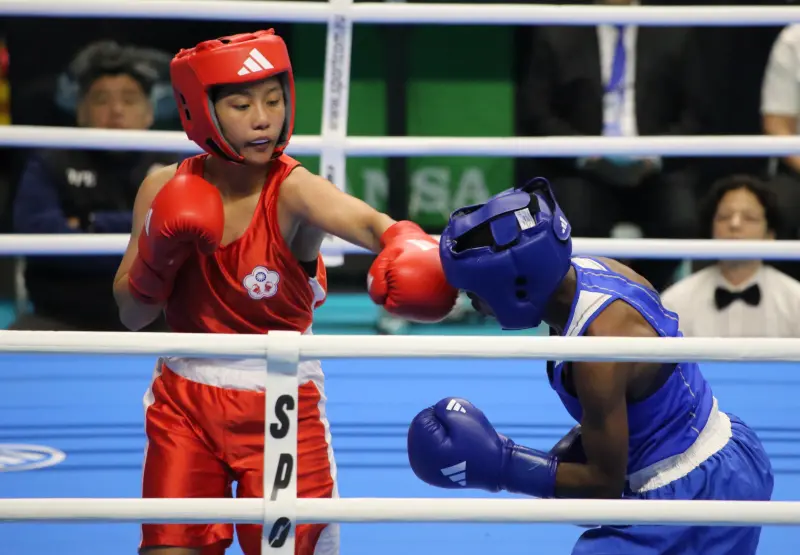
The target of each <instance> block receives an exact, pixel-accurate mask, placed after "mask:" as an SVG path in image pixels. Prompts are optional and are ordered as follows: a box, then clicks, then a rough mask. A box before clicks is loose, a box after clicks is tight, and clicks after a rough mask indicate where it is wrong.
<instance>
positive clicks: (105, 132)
mask: <svg viewBox="0 0 800 555" xmlns="http://www.w3.org/2000/svg"><path fill="white" fill-rule="evenodd" d="M0 1H2V0H0ZM325 144H327V143H326V142H324V141H323V139H322V137H321V136H319V135H294V136H292V142H291V144H290V145H289V148H288V149H287V153H289V154H291V155H293V156H316V155H319V154H321V153H322V152H323V149H324V146H325ZM329 144H332V145H333V146H334V147H336V148H341V149H343V150H344V152H345V153H346V154H347V155H348V156H359V157H387V156H419V157H431V156H489V157H503V156H526V157H534V158H541V157H572V156H597V155H605V156H618V155H628V156H657V155H658V156H683V157H698V156H789V155H792V154H800V137H788V136H787V137H766V136H761V135H739V136H732V135H720V136H714V135H704V136H685V137H683V136H673V137H353V136H350V137H347V138H345V139H337V138H335V137H333V138H332V139H330V141H329ZM0 146H5V147H24V148H83V149H90V150H138V151H147V152H181V153H197V152H200V148H199V147H198V146H197V145H195V144H194V143H193V142H191V141H189V139H187V138H186V135H185V134H184V133H183V132H180V131H138V130H121V129H87V128H82V129H79V128H72V127H51V126H32V125H9V126H0Z"/></svg>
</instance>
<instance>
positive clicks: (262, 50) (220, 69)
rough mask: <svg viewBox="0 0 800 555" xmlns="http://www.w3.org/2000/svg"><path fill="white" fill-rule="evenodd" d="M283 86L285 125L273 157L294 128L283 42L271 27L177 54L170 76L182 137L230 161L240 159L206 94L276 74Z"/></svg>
mask: <svg viewBox="0 0 800 555" xmlns="http://www.w3.org/2000/svg"><path fill="white" fill-rule="evenodd" d="M277 75H279V76H280V78H281V82H282V84H283V95H284V100H285V102H286V121H285V122H284V124H283V129H282V130H281V134H280V137H279V139H278V142H277V144H276V145H275V151H274V154H273V156H275V157H277V156H280V154H281V153H282V152H283V151H284V149H285V148H286V145H287V144H289V139H290V138H291V137H292V130H293V129H294V76H293V75H292V64H291V62H290V60H289V53H288V51H287V50H286V43H284V42H283V39H281V38H280V37H279V36H277V35H276V34H275V31H274V30H273V29H269V30H267V31H257V32H255V33H245V34H241V35H232V36H230V37H221V38H219V39H216V40H208V41H205V42H201V43H200V44H198V45H197V46H195V47H194V48H191V49H189V50H185V49H184V50H181V51H180V52H178V54H177V55H176V56H175V57H174V58H173V59H172V63H171V64H170V77H171V79H172V90H173V92H174V94H175V102H176V103H177V104H178V110H179V111H180V115H181V123H182V124H183V130H184V131H185V132H186V135H187V136H188V137H189V138H190V139H191V140H192V141H194V142H195V143H197V144H198V145H199V146H200V147H201V148H202V149H203V150H205V151H206V152H208V153H209V154H212V155H214V156H219V157H221V158H225V159H226V160H231V161H234V162H239V163H241V162H243V161H244V158H243V157H242V156H241V155H239V153H238V152H236V151H235V150H234V149H233V147H231V145H230V144H229V143H228V141H226V140H225V138H224V137H223V136H222V131H221V130H220V127H219V123H218V122H217V115H216V112H215V110H214V103H213V101H212V99H211V97H210V96H209V90H210V89H211V87H213V86H215V85H228V84H238V83H250V82H253V81H260V80H262V79H266V78H267V77H272V76H277Z"/></svg>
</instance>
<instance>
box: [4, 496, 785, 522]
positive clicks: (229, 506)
mask: <svg viewBox="0 0 800 555" xmlns="http://www.w3.org/2000/svg"><path fill="white" fill-rule="evenodd" d="M266 504H268V503H266ZM264 505H265V503H264V502H263V500H261V499H1V500H0V522H2V521H52V520H59V521H73V522H74V521H87V520H89V521H97V522H147V523H161V522H179V523H219V522H230V523H248V524H260V523H261V522H262V515H263V506H264ZM296 508H297V521H298V522H300V523H328V522H339V523H342V522H355V523H359V522H361V523H367V522H394V523H397V522H484V523H485V522H504V523H507V522H539V523H545V522H549V523H561V524H587V523H591V524H656V525H658V524H664V525H678V524H703V525H706V526H736V525H754V524H761V525H796V524H800V502H795V501H649V500H616V499H615V500H599V499H474V498H473V499H469V498H467V499H421V498H418V499H415V498H406V499H403V498H396V499H395V498H392V499H375V498H349V499H348V498H342V499H297V506H296Z"/></svg>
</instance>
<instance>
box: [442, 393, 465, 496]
mask: <svg viewBox="0 0 800 555" xmlns="http://www.w3.org/2000/svg"><path fill="white" fill-rule="evenodd" d="M448 410H449V409H448ZM461 410H462V411H463V410H464V409H463V408H462V409H461ZM441 472H442V474H444V475H445V476H447V477H448V478H450V479H451V480H452V481H453V482H455V483H456V484H458V485H459V486H466V485H467V461H461V462H460V463H458V464H454V465H453V466H448V467H447V468H443V469H442V471H441Z"/></svg>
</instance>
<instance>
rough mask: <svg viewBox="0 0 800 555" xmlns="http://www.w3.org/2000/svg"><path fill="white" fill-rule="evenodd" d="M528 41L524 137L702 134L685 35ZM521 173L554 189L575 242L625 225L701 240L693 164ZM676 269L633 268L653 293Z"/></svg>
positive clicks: (584, 32) (642, 162)
mask: <svg viewBox="0 0 800 555" xmlns="http://www.w3.org/2000/svg"><path fill="white" fill-rule="evenodd" d="M603 3H606V4H616V5H621V4H626V5H627V4H631V3H632V2H631V1H630V0H606V1H605V2H603ZM532 36H533V41H532V44H531V46H530V48H529V49H528V52H527V54H526V57H525V58H524V59H523V60H522V64H523V66H524V67H525V70H524V75H523V77H522V79H521V86H520V90H519V102H518V106H519V111H520V113H519V117H520V120H521V122H520V126H519V128H518V131H519V132H520V134H522V135H533V136H570V137H578V136H589V135H592V136H599V135H606V136H624V137H636V136H640V135H693V134H697V133H699V132H701V124H700V117H701V116H702V115H703V108H702V106H701V102H702V98H703V92H704V91H703V88H702V86H701V82H702V79H701V77H702V70H701V68H700V67H699V62H698V61H697V60H698V58H699V56H697V52H696V51H695V50H694V49H693V47H692V41H691V40H690V37H691V34H690V30H689V29H686V28H680V27H636V26H633V25H631V26H623V25H617V26H612V25H599V26H597V27H575V26H541V27H537V28H535V29H533V30H532ZM525 166H530V168H526V167H525ZM520 168H523V172H524V174H525V176H526V177H530V176H531V175H534V174H535V175H543V176H546V177H547V178H548V179H549V180H550V181H551V183H552V184H553V187H554V189H555V192H556V194H557V195H558V199H559V202H560V204H561V207H562V208H563V210H564V212H565V213H566V215H567V217H568V218H569V219H570V222H571V223H572V226H573V234H574V235H575V236H576V237H608V236H609V235H610V234H611V231H612V229H613V228H614V227H615V226H616V225H617V224H619V223H621V222H630V223H633V224H636V225H637V226H639V227H640V228H641V230H642V232H643V234H644V235H645V236H646V237H655V238H691V237H694V236H695V235H696V233H697V222H696V210H695V207H696V205H697V196H696V195H697V191H696V183H697V177H696V173H695V172H694V171H693V169H692V167H691V165H690V163H689V161H686V160H678V159H661V158H658V157H644V158H635V157H594V156H590V157H587V158H582V159H578V160H576V159H574V158H560V159H551V160H544V159H538V160H529V161H521V162H520ZM677 266H678V262H677V261H670V260H647V261H640V262H638V263H635V264H633V267H634V268H635V269H636V271H638V272H640V273H641V274H642V275H644V276H645V277H646V278H647V279H648V280H650V282H651V283H652V284H653V286H654V287H656V288H657V289H658V290H659V291H660V290H662V289H664V288H665V287H666V286H667V285H669V284H670V283H671V282H672V280H673V274H674V273H675V270H676V268H677Z"/></svg>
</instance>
